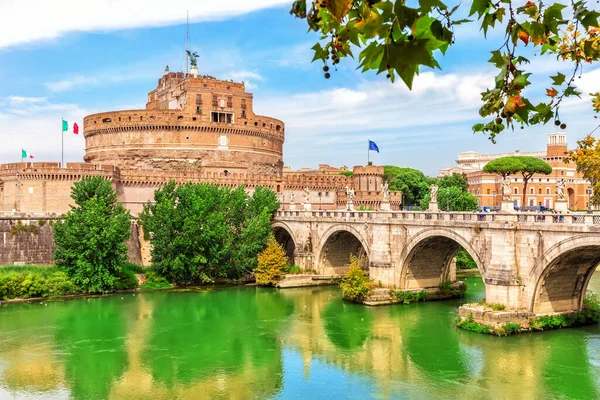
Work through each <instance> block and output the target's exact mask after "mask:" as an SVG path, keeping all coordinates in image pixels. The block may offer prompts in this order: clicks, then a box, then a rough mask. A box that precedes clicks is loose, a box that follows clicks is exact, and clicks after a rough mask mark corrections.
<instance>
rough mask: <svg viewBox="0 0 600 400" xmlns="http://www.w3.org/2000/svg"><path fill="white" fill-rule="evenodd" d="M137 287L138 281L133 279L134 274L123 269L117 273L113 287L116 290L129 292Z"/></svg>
mask: <svg viewBox="0 0 600 400" xmlns="http://www.w3.org/2000/svg"><path fill="white" fill-rule="evenodd" d="M137 287H138V280H137V278H136V277H135V273H133V272H132V271H130V270H128V269H126V268H123V269H121V271H119V272H117V283H116V285H115V289H116V290H130V289H136V288H137Z"/></svg>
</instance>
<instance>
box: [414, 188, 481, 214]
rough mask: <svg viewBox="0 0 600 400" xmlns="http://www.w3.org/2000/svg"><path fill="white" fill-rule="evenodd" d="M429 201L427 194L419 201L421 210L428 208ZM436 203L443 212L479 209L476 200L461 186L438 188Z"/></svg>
mask: <svg viewBox="0 0 600 400" xmlns="http://www.w3.org/2000/svg"><path fill="white" fill-rule="evenodd" d="M430 200H431V197H430V194H429V193H427V194H426V195H425V197H423V199H422V200H421V206H420V208H421V210H427V209H428V208H429V201H430ZM437 202H438V207H439V208H440V210H443V211H475V210H477V209H478V208H479V203H478V202H477V198H476V197H475V196H473V195H472V194H471V193H469V192H468V191H467V190H464V189H463V188H462V187H461V186H448V187H446V188H444V189H442V188H440V189H439V190H438V193H437Z"/></svg>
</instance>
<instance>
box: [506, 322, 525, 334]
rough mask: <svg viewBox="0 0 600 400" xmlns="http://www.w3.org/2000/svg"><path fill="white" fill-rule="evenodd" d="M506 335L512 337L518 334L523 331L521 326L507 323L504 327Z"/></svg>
mask: <svg viewBox="0 0 600 400" xmlns="http://www.w3.org/2000/svg"><path fill="white" fill-rule="evenodd" d="M503 328H504V331H505V332H506V335H512V334H515V333H518V332H519V331H520V330H521V324H516V323H513V322H507V323H506V324H504V326H503Z"/></svg>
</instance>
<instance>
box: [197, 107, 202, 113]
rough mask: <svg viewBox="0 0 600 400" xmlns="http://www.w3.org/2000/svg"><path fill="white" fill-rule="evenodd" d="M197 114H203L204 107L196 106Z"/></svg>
mask: <svg viewBox="0 0 600 400" xmlns="http://www.w3.org/2000/svg"><path fill="white" fill-rule="evenodd" d="M196 114H202V107H200V106H196Z"/></svg>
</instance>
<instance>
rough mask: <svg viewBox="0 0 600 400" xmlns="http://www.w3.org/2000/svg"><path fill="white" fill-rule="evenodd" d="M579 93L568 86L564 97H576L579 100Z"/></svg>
mask: <svg viewBox="0 0 600 400" xmlns="http://www.w3.org/2000/svg"><path fill="white" fill-rule="evenodd" d="M580 95H581V92H580V91H578V90H577V89H575V88H574V87H573V86H569V87H567V88H566V89H565V96H566V97H570V96H577V97H579V98H581V96H580Z"/></svg>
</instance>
